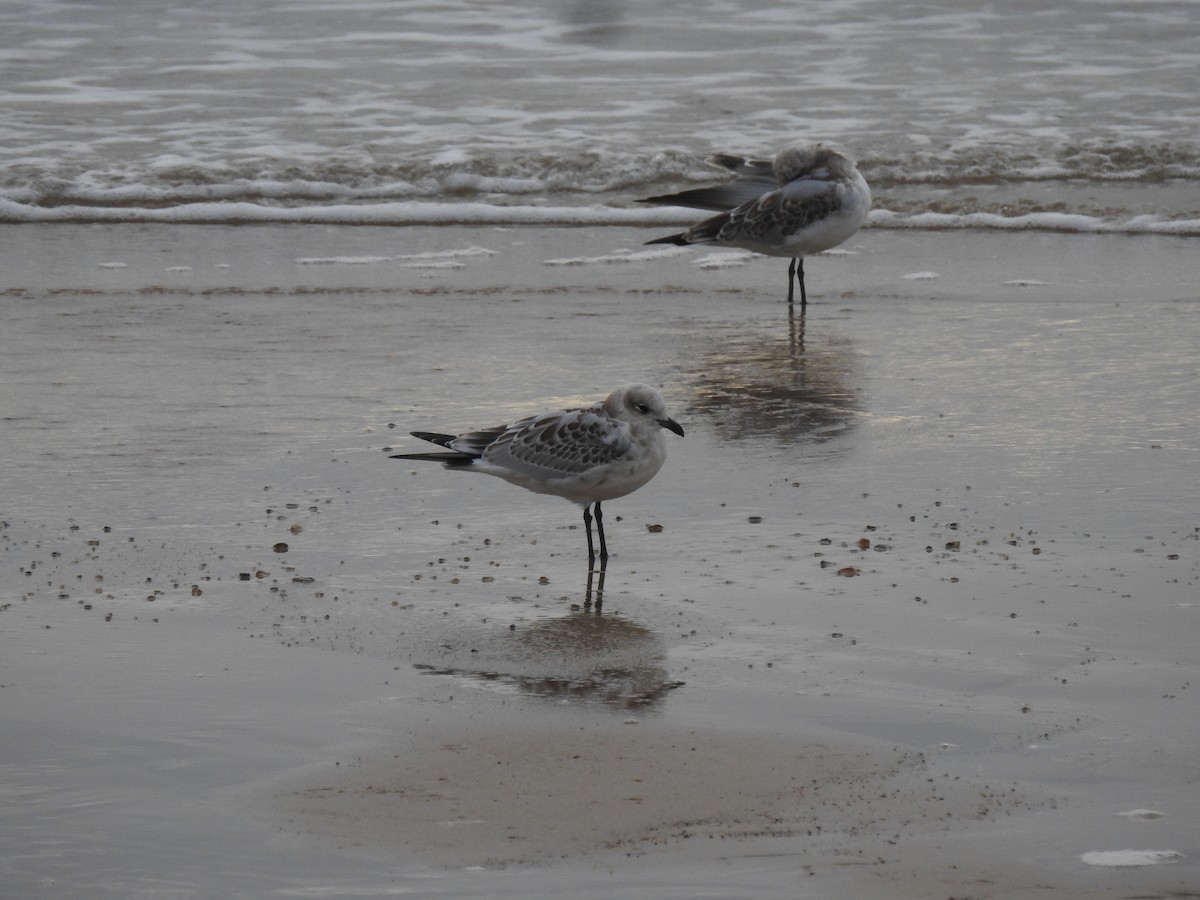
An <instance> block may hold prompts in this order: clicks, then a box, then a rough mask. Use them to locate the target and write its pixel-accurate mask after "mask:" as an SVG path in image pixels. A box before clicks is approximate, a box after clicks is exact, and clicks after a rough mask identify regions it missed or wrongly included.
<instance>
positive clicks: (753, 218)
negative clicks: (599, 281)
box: [639, 144, 871, 307]
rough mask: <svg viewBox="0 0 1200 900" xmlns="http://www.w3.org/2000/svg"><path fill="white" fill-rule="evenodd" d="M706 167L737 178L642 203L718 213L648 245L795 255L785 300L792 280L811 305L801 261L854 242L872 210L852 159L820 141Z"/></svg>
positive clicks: (715, 159)
mask: <svg viewBox="0 0 1200 900" xmlns="http://www.w3.org/2000/svg"><path fill="white" fill-rule="evenodd" d="M708 162H709V163H711V164H712V165H714V166H717V167H718V168H722V169H725V170H727V171H729V172H732V173H734V174H735V175H737V176H738V178H737V180H735V181H729V182H726V183H725V184H719V185H716V186H714V187H706V188H696V189H694V190H690V191H681V192H680V193H678V194H664V195H663V196H661V197H649V198H647V199H645V200H642V201H639V202H641V203H657V204H660V205H664V206H687V207H690V208H693V209H709V210H720V211H721V214H720V215H717V216H713V217H711V218H709V219H705V220H704V221H703V222H699V223H697V224H696V225H693V226H692V227H691V228H689V229H688V230H687V231H683V232H680V233H679V234H672V235H668V236H667V237H663V238H657V239H656V240H653V241H647V243H648V244H679V245H681V246H687V245H689V244H718V245H725V246H728V247H740V248H742V249H744V250H753V251H754V252H755V253H765V254H766V255H768V256H790V257H791V258H792V264H791V266H790V267H789V268H788V303H789V304H791V303H792V296H793V284H792V282H793V278H795V279H796V280H798V281H799V282H800V305H801V307H804V306H807V305H808V295H807V293H806V292H805V290H804V257H806V256H809V255H811V254H813V253H820V252H821V251H822V250H828V249H830V248H831V247H836V246H837V245H838V244H840V243H842V241H845V240H846V239H848V238H849V237H851V236H852V235H853V234H854V233H855V232H856V231H858V229H859V228H860V227H861V226H862V224H863V222H865V221H866V220H867V213H868V212H870V210H871V189H870V188H869V187H867V182H866V181H865V180H864V179H863V177H862V175H861V174H860V173H859V171H858V169H857V168H856V167H855V165H854V161H853V160H852V159H850V158H848V157H846V156H844V155H842V154H841V153H839V152H838V151H836V150H833V149H831V148H829V147H826V146H825V145H823V144H812V145H810V146H806V147H791V148H789V149H787V150H782V151H780V152H779V154H778V155H776V157H775V159H773V160H770V159H745V158H743V157H741V156H729V155H726V154H717V155H715V156H710V157H709V158H708Z"/></svg>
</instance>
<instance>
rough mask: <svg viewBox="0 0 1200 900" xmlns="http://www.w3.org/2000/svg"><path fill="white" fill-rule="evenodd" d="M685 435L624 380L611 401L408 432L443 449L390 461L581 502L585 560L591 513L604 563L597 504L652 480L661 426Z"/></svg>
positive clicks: (654, 398) (661, 447)
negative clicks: (463, 427)
mask: <svg viewBox="0 0 1200 900" xmlns="http://www.w3.org/2000/svg"><path fill="white" fill-rule="evenodd" d="M664 428H666V429H668V430H669V431H673V432H675V433H676V434H677V435H679V436H680V437H683V428H682V427H680V425H679V423H678V422H676V421H675V420H674V419H672V418H671V417H670V416H669V415H667V408H666V405H665V404H664V403H663V398H662V397H661V396H660V395H659V393H658V391H656V390H655V389H654V388H652V387H650V386H649V385H646V384H627V385H625V387H622V388H618V389H617V390H615V391H613V392H612V393H611V394H609V395H608V398H607V399H605V400H602V401H600V402H598V403H593V404H591V405H590V406H584V407H580V408H578V409H564V410H556V411H554V412H544V413H540V414H538V415H535V416H529V417H528V418H525V419H521V420H520V421H519V422H513V423H512V424H511V425H498V426H496V427H495V428H485V429H482V430H480V431H467V432H464V433H462V434H437V433H433V432H427V431H414V432H412V436H413V437H416V438H420V439H421V440H423V441H429V442H430V443H432V444H437V445H438V446H440V447H445V448H446V451H447V452H444V453H436V452H429V453H398V454H396V455H394V456H392V457H391V458H392V459H422V460H431V461H433V462H440V463H444V464H445V467H446V468H447V469H456V470H458V471H460V472H482V473H483V474H485V475H495V476H497V477H498V478H503V479H504V480H505V481H509V482H512V483H513V484H515V485H519V486H520V487H523V488H526V489H528V490H531V491H534V492H536V493H539V494H553V495H555V496H556V497H563V498H564V499H566V500H570V501H571V502H572V503H578V504H580V505H581V506H583V524H584V527H585V528H586V529H587V542H588V564H589V565H591V563H592V562H593V561H594V560H595V559H596V553H595V549H594V545H593V544H592V519H593V512H592V511H593V510H594V512H595V515H594V518H595V520H596V531H597V532H598V533H599V535H600V560H601V562H602V563H605V562H607V560H608V547H607V545H606V544H605V541H604V520H603V518H602V517H601V513H600V504H601V503H602V502H604V501H605V500H615V499H616V498H617V497H624V496H625V495H626V494H630V493H633V492H634V491H636V490H637V489H638V488H640V487H641V486H642V485H644V484H646V483H647V482H648V481H649V480H650V479H651V478H653V477H654V476H655V475H656V474H657V473H658V470H659V469H661V468H662V464H663V462H664V461H665V460H666V458H667V447H666V442H665V441H664V440H663V434H662V429H664Z"/></svg>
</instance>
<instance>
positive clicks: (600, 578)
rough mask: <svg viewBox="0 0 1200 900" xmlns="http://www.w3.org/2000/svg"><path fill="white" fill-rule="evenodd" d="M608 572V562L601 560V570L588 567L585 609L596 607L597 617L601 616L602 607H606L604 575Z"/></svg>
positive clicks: (584, 593) (584, 598)
mask: <svg viewBox="0 0 1200 900" xmlns="http://www.w3.org/2000/svg"><path fill="white" fill-rule="evenodd" d="M607 570H608V560H607V559H602V560H600V568H599V569H593V568H592V567H591V566H588V577H587V588H586V589H585V590H584V592H583V608H584V609H591V608H592V606H593V604H594V605H595V607H596V615H600V607H601V606H602V605H604V573H605V572H606V571H607Z"/></svg>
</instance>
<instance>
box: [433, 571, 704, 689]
mask: <svg viewBox="0 0 1200 900" xmlns="http://www.w3.org/2000/svg"><path fill="white" fill-rule="evenodd" d="M604 574H605V572H604V568H603V567H601V568H600V569H598V570H595V571H591V570H589V572H588V581H587V585H588V586H587V590H586V592H585V594H584V602H583V604H582V605H579V604H575V605H573V606H572V610H571V612H570V613H569V614H567V615H565V616H561V617H559V618H552V619H539V620H537V621H534V622H531V623H529V624H528V625H521V626H517V627H516V628H514V629H512V630H507V629H506V630H504V631H499V632H492V633H490V634H488V635H486V636H484V635H480V636H476V637H475V638H473V639H471V640H470V645H471V646H470V648H469V654H470V660H471V664H472V665H471V666H470V667H462V668H458V667H454V666H436V667H435V666H430V665H418V666H417V668H418V669H421V670H423V671H425V672H428V673H429V674H431V675H453V676H457V677H460V678H466V679H469V680H472V681H476V682H483V683H488V684H495V685H498V686H502V685H508V686H512V687H515V688H516V689H517V690H518V691H520V692H521V693H523V694H531V695H533V696H537V697H546V698H550V699H555V700H569V701H583V702H593V703H595V702H599V703H603V704H605V705H607V706H615V707H618V708H620V709H640V708H646V707H648V706H652V705H654V704H656V703H658V702H660V701H661V700H662V699H663V698H664V697H665V696H666V695H667V694H668V693H670V692H671V691H672V690H674V689H675V688H677V687H680V686H681V685H682V684H683V682H681V681H672V680H671V679H670V676H669V673H668V672H667V670H666V668H665V667H664V662H665V660H666V648H665V646H664V644H663V641H662V638H661V636H660V635H658V634H657V633H656V632H654V631H651V630H650V629H648V628H646V627H644V626H642V625H638V624H637V623H635V622H633V621H631V620H630V619H627V618H624V617H623V616H620V615H616V614H608V615H606V614H604V613H603V612H602V611H601V608H600V606H601V600H602V597H603V591H604ZM481 663H482V665H480V664H481Z"/></svg>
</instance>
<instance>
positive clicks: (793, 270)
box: [788, 256, 804, 306]
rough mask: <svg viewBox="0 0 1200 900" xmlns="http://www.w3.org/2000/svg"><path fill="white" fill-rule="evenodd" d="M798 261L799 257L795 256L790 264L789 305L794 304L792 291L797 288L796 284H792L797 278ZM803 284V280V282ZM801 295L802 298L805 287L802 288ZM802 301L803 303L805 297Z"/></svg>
mask: <svg viewBox="0 0 1200 900" xmlns="http://www.w3.org/2000/svg"><path fill="white" fill-rule="evenodd" d="M796 262H797V259H796V257H794V256H793V257H792V264H791V265H790V266H788V306H791V305H792V292H793V291H794V290H795V285H794V284H792V282H793V280H794V279H795V278H796ZM801 284H803V282H801ZM800 296H801V297H802V298H803V297H804V288H801V289H800ZM800 302H801V303H803V302H804V301H803V299H802V300H801V301H800Z"/></svg>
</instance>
